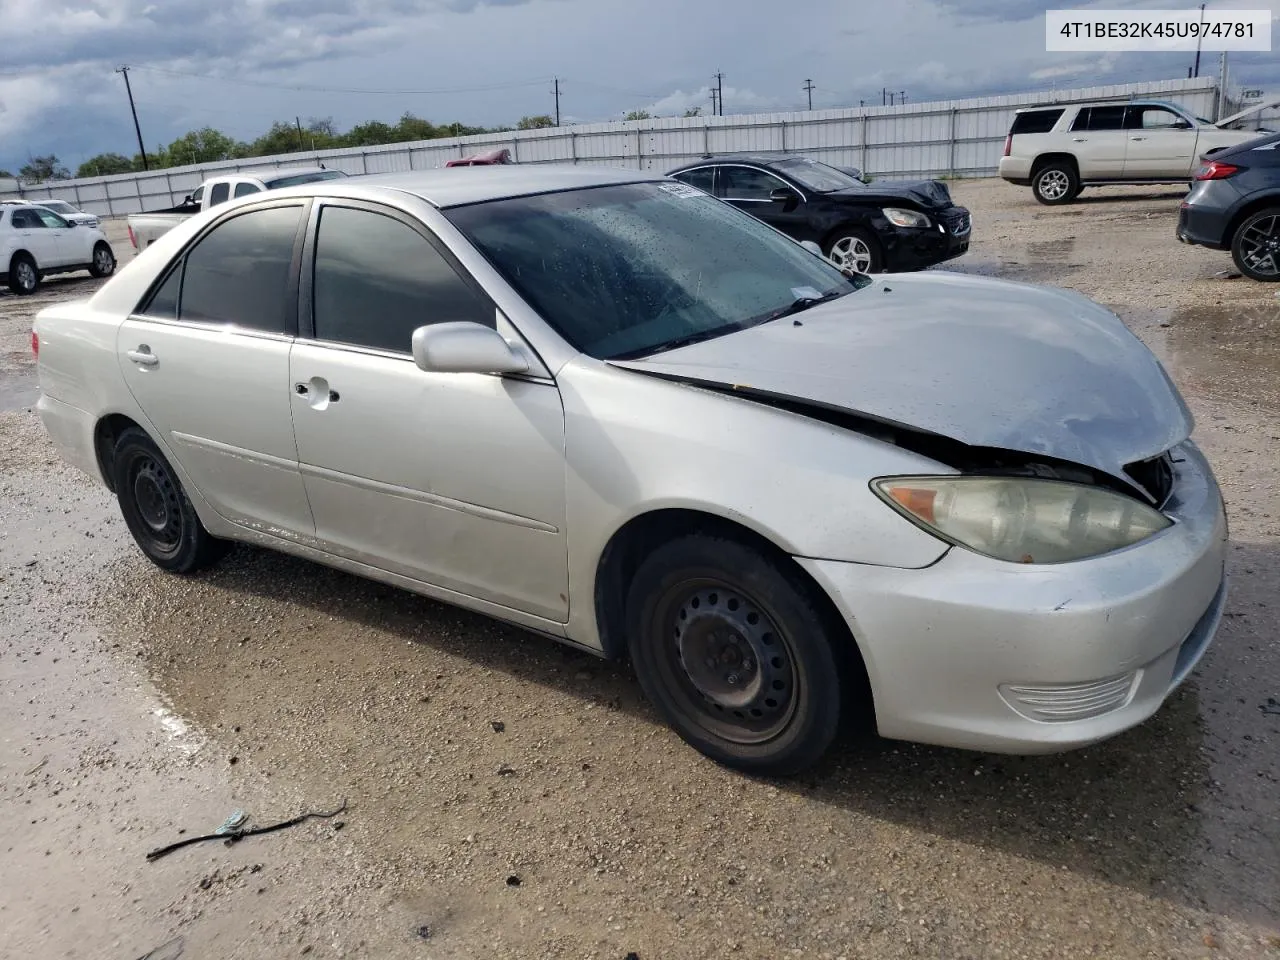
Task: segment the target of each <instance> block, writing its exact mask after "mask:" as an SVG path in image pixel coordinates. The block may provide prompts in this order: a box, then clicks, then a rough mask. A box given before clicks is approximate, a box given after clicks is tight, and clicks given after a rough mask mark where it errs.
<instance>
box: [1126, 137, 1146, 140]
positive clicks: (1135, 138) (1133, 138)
mask: <svg viewBox="0 0 1280 960" xmlns="http://www.w3.org/2000/svg"><path fill="white" fill-rule="evenodd" d="M1129 139H1130V140H1145V139H1147V138H1146V137H1130V138H1129Z"/></svg>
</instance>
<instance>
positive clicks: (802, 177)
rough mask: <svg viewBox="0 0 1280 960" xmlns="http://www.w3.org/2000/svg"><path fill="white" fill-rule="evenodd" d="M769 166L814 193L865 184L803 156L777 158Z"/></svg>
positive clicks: (846, 188)
mask: <svg viewBox="0 0 1280 960" xmlns="http://www.w3.org/2000/svg"><path fill="white" fill-rule="evenodd" d="M769 166H771V167H773V169H775V170H777V171H778V172H779V173H785V174H786V175H787V176H788V177H790V178H791V179H792V180H794V181H795V182H796V183H798V184H800V186H802V187H808V188H809V189H810V190H812V191H813V192H814V193H830V192H831V191H833V190H848V189H850V188H852V187H862V186H865V184H864V183H862V181H860V180H855V179H853V177H851V176H849V175H848V174H847V173H844V172H843V171H840V170H837V169H836V168H835V167H829V166H827V165H826V164H825V163H822V162H821V161H818V160H805V159H803V158H796V159H793V160H778V161H777V162H775V163H771V164H769Z"/></svg>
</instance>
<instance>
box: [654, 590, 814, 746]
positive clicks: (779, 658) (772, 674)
mask: <svg viewBox="0 0 1280 960" xmlns="http://www.w3.org/2000/svg"><path fill="white" fill-rule="evenodd" d="M657 626H658V629H660V630H661V631H662V636H661V637H660V641H661V645H662V656H661V658H660V661H661V666H662V672H663V673H664V674H665V675H666V676H667V678H668V680H669V681H670V683H669V686H670V689H671V690H672V692H673V693H674V694H675V695H676V698H677V699H678V700H679V701H680V704H681V707H682V708H683V710H684V712H685V713H686V715H687V716H689V718H690V719H692V720H693V721H694V722H695V723H697V725H698V726H700V727H701V728H702V729H704V730H706V731H707V732H709V733H711V734H714V735H715V736H718V737H721V738H723V739H725V740H729V741H732V742H734V743H739V744H759V743H764V742H767V741H769V740H772V739H774V738H776V737H777V736H778V735H779V734H780V733H781V732H782V731H783V730H785V729H786V727H787V725H788V724H789V723H790V722H791V720H792V718H793V717H794V716H795V712H796V707H797V702H798V699H799V698H798V696H797V694H798V683H797V677H796V670H795V665H794V655H793V654H792V651H791V646H790V643H789V642H788V641H787V638H786V635H785V633H784V632H783V631H781V630H779V629H778V627H777V625H776V623H775V622H774V620H773V618H772V617H771V616H770V615H769V614H768V613H767V612H766V611H765V610H764V609H762V608H761V606H760V605H759V604H757V603H756V602H755V601H753V600H752V599H751V598H750V597H749V596H747V595H746V594H745V593H743V592H742V591H741V590H738V589H736V588H734V587H732V586H730V585H728V584H726V583H723V582H721V581H717V580H711V579H699V580H696V581H685V582H683V583H679V584H676V585H675V586H673V587H672V588H671V589H669V590H668V591H667V593H666V594H665V595H664V596H663V598H662V600H661V601H660V603H659V606H658V618H657Z"/></svg>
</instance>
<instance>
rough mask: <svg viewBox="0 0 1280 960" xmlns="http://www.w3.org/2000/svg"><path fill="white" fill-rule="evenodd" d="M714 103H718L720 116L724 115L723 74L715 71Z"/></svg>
mask: <svg viewBox="0 0 1280 960" xmlns="http://www.w3.org/2000/svg"><path fill="white" fill-rule="evenodd" d="M716 103H718V104H719V109H720V114H719V115H720V116H722V117H723V116H724V74H723V73H720V72H719V71H716Z"/></svg>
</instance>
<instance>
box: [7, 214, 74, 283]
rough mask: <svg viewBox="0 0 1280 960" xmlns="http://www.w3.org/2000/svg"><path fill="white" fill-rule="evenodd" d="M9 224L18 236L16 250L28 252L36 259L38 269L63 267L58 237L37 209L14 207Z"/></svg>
mask: <svg viewBox="0 0 1280 960" xmlns="http://www.w3.org/2000/svg"><path fill="white" fill-rule="evenodd" d="M50 216H53V214H50ZM9 222H10V223H11V224H12V225H13V231H14V233H15V234H17V243H16V248H17V249H21V250H26V251H27V252H29V253H30V254H31V256H33V257H35V261H36V268H37V269H39V270H46V269H49V268H52V267H58V266H61V265H62V263H63V260H62V251H61V249H60V247H59V245H58V237H57V235H56V234H55V233H54V231H53V230H51V229H49V226H48V225H47V224H46V223H45V221H44V218H43V217H41V216H40V214H39V213H38V212H37V208H35V207H14V210H13V213H11V214H9Z"/></svg>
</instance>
